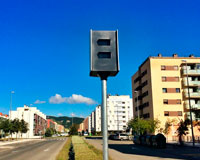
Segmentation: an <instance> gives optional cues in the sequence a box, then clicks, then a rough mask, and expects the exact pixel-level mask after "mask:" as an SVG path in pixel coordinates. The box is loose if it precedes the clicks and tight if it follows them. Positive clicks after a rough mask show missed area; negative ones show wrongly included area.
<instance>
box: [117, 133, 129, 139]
mask: <svg viewBox="0 0 200 160" xmlns="http://www.w3.org/2000/svg"><path fill="white" fill-rule="evenodd" d="M114 139H115V140H129V136H128V135H127V134H123V133H117V134H116V135H115V136H114Z"/></svg>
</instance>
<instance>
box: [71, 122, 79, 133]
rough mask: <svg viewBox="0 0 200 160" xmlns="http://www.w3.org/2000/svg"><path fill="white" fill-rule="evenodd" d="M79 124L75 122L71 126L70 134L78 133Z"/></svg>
mask: <svg viewBox="0 0 200 160" xmlns="http://www.w3.org/2000/svg"><path fill="white" fill-rule="evenodd" d="M78 127H79V125H78V124H73V125H72V126H71V127H70V128H69V134H70V135H78Z"/></svg>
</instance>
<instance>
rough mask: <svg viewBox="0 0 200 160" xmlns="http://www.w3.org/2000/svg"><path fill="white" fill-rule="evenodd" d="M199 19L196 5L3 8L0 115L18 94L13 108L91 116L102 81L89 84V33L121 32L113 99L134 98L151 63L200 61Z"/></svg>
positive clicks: (180, 0) (146, 2)
mask: <svg viewBox="0 0 200 160" xmlns="http://www.w3.org/2000/svg"><path fill="white" fill-rule="evenodd" d="M199 19H200V2H199V1H198V0H193V1H189V0H188V1H186V0H167V1H160V0H157V1H156V0H151V1H150V0H137V1H136V0H130V1H127V0H123V1H116V0H107V1H104V0H101V1H89V0H84V1H83V0H42V1H40V0H36V1H35V0H34V1H33V0H32V1H31V0H30V1H26V0H21V1H20V0H19V1H14V0H13V1H12V0H7V1H2V2H1V5H0V55H1V58H0V77H1V78H0V112H3V113H8V110H9V106H10V92H11V91H12V90H13V91H15V94H14V95H13V109H16V107H18V106H23V105H24V104H27V105H30V104H33V106H36V107H38V108H39V109H40V110H41V111H42V112H44V113H45V114H47V115H55V116H57V115H61V114H62V115H65V116H70V114H71V113H72V112H73V113H74V114H75V115H76V116H81V115H82V116H84V117H85V116H87V115H89V114H90V113H91V111H92V110H93V109H94V108H95V104H94V103H93V102H94V101H95V102H97V103H101V82H100V80H99V78H94V77H89V30H90V29H93V30H116V29H118V30H119V55H120V72H119V73H118V75H117V76H116V77H114V78H109V79H108V93H111V94H120V95H121V94H123V95H131V76H132V75H133V74H134V72H135V71H136V70H137V68H138V66H139V65H140V64H141V63H142V62H143V61H144V60H145V59H146V58H147V57H148V56H156V55H157V54H158V53H162V55H164V56H171V55H172V54H173V53H178V55H179V56H188V55H189V54H194V55H195V56H200V29H199V28H200V21H199ZM55 95H57V96H56V97H57V98H58V99H59V100H60V101H55V98H56V97H55ZM72 95H73V96H72ZM78 95H79V96H78ZM52 96H54V97H53V101H52V99H51V101H50V102H51V103H50V102H49V99H50V98H51V97H52ZM131 96H132V95H131ZM36 100H40V102H43V101H45V103H42V104H34V102H35V101H36ZM92 100H93V101H92ZM88 101H89V102H88ZM78 102H83V103H78ZM52 103H54V104H52ZM55 103H59V104H55ZM86 103H88V104H86Z"/></svg>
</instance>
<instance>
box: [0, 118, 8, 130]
mask: <svg viewBox="0 0 200 160" xmlns="http://www.w3.org/2000/svg"><path fill="white" fill-rule="evenodd" d="M0 130H3V132H4V134H8V133H9V132H10V121H9V120H8V119H2V120H1V123H0Z"/></svg>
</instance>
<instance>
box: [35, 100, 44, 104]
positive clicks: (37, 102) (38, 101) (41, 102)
mask: <svg viewBox="0 0 200 160" xmlns="http://www.w3.org/2000/svg"><path fill="white" fill-rule="evenodd" d="M43 103H46V101H40V100H39V99H38V100H36V101H35V102H34V104H43Z"/></svg>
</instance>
